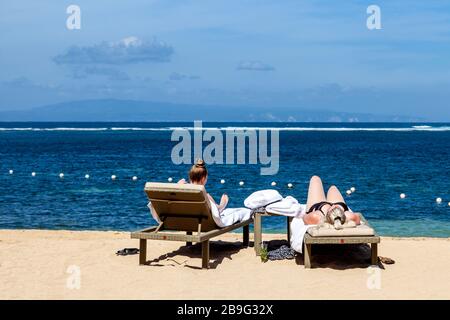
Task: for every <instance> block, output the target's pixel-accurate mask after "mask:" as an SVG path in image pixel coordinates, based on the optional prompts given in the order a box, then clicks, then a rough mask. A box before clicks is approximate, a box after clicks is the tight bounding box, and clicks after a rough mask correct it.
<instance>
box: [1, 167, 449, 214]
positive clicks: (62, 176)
mask: <svg viewBox="0 0 450 320" xmlns="http://www.w3.org/2000/svg"><path fill="white" fill-rule="evenodd" d="M9 174H14V170H9ZM31 176H32V177H36V172H34V171H33V172H31ZM59 177H60V178H61V179H64V173H62V172H61V173H60V174H59ZM84 178H85V179H90V175H89V174H86V175H85V176H84ZM116 179H117V176H116V175H114V174H113V175H112V176H111V180H116ZM131 179H132V180H133V181H137V180H138V177H137V176H133V177H132V178H131ZM167 181H168V182H173V178H172V177H169V178H167ZM220 183H221V184H225V179H220ZM244 184H245V183H244V181H242V180H241V181H239V186H241V187H242V186H243V185H244ZM270 185H271V186H272V187H275V186H276V185H277V183H276V182H275V181H272V182H271V183H270ZM287 187H288V188H289V189H291V188H293V187H294V185H293V184H292V183H288V184H287ZM355 192H356V188H355V187H351V188H350V189H348V190H347V191H346V192H345V193H346V194H347V195H348V196H350V195H351V194H353V193H355ZM400 199H406V194H405V193H400ZM442 201H443V200H442V198H440V197H438V198H436V203H437V204H441V203H442ZM448 205H449V206H450V202H449V203H448Z"/></svg>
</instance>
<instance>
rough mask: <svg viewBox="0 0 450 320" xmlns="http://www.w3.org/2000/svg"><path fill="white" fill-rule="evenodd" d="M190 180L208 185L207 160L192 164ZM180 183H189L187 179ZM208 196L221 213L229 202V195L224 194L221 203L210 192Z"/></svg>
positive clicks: (193, 182)
mask: <svg viewBox="0 0 450 320" xmlns="http://www.w3.org/2000/svg"><path fill="white" fill-rule="evenodd" d="M189 180H190V183H192V184H199V185H203V186H204V185H206V182H208V170H207V169H206V165H205V162H204V161H203V160H197V162H196V163H195V164H194V165H193V166H192V168H191V170H189ZM178 183H181V184H183V183H187V182H186V180H185V179H181V180H180V181H178ZM208 198H209V200H210V201H211V203H213V204H215V205H216V207H217V209H218V210H219V213H221V212H222V211H223V210H224V209H225V208H226V206H227V204H228V200H229V199H228V195H227V194H223V195H222V197H221V199H220V204H217V203H216V202H215V201H214V199H213V197H211V195H210V194H209V193H208Z"/></svg>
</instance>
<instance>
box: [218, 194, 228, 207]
mask: <svg viewBox="0 0 450 320" xmlns="http://www.w3.org/2000/svg"><path fill="white" fill-rule="evenodd" d="M229 200H230V198H228V195H227V194H226V193H224V194H223V195H222V198H220V203H223V204H225V206H226V205H227V204H228V201H229Z"/></svg>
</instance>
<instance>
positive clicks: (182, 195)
mask: <svg viewBox="0 0 450 320" xmlns="http://www.w3.org/2000/svg"><path fill="white" fill-rule="evenodd" d="M145 193H146V194H147V197H148V199H149V200H150V201H151V203H152V205H153V208H154V210H155V213H156V214H157V215H158V217H159V219H160V220H161V221H163V222H164V229H167V230H178V231H198V224H199V222H201V231H202V232H206V231H211V230H214V229H217V226H216V224H215V222H214V220H213V217H212V215H211V207H210V202H209V199H208V196H207V194H206V191H205V188H204V187H203V186H200V185H194V184H177V183H154V182H148V183H146V184H145Z"/></svg>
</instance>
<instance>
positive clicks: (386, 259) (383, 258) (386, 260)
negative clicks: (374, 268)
mask: <svg viewBox="0 0 450 320" xmlns="http://www.w3.org/2000/svg"><path fill="white" fill-rule="evenodd" d="M378 260H379V261H380V262H381V263H384V264H394V263H395V261H394V260H392V259H391V258H387V257H378Z"/></svg>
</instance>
